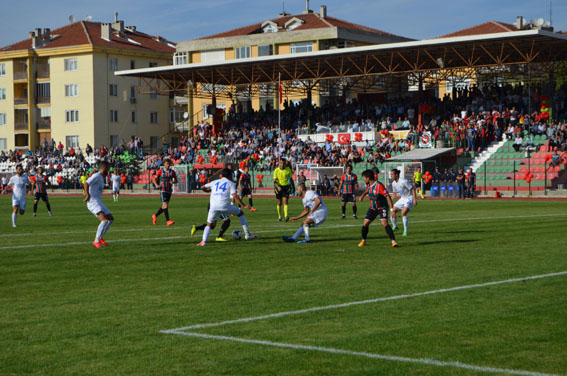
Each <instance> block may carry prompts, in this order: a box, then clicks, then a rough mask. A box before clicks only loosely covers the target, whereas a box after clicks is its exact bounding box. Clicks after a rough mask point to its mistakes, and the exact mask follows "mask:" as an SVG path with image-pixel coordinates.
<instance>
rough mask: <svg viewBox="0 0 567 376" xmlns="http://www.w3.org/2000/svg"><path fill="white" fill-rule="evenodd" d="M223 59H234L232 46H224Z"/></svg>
mask: <svg viewBox="0 0 567 376" xmlns="http://www.w3.org/2000/svg"><path fill="white" fill-rule="evenodd" d="M224 51H225V55H224V56H225V59H226V60H233V59H234V48H225V50H224Z"/></svg>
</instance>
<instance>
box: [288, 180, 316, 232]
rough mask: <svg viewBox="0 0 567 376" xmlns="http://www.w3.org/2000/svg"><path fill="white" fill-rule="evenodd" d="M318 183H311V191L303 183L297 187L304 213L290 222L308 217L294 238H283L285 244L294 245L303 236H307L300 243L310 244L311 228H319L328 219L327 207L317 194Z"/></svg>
mask: <svg viewBox="0 0 567 376" xmlns="http://www.w3.org/2000/svg"><path fill="white" fill-rule="evenodd" d="M316 190H317V182H316V181H313V182H311V189H310V190H307V188H306V187H305V184H303V183H301V184H299V185H298V186H297V194H298V195H299V196H300V197H301V198H303V211H302V212H301V214H299V215H298V216H297V217H293V218H291V219H290V221H292V222H295V221H298V220H300V219H301V218H303V217H305V216H307V218H306V219H305V220H304V221H303V223H302V224H301V226H299V229H298V230H297V232H296V233H295V235H293V236H285V235H284V236H282V239H283V240H284V241H285V242H288V243H293V242H295V241H297V238H299V237H300V236H301V235H303V234H305V240H300V241H298V243H310V242H311V239H310V238H309V230H310V228H311V227H317V226H318V225H320V224H321V223H323V222H325V220H326V219H327V207H326V206H325V202H324V201H323V199H322V198H321V196H319V195H318V194H317V192H316Z"/></svg>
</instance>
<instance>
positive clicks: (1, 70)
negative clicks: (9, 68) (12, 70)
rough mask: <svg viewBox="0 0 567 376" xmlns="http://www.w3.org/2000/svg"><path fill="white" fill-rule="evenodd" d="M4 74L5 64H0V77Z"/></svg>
mask: <svg viewBox="0 0 567 376" xmlns="http://www.w3.org/2000/svg"><path fill="white" fill-rule="evenodd" d="M5 75H6V64H4V63H2V64H0V77H4V76H5Z"/></svg>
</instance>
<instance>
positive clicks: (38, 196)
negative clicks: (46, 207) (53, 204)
mask: <svg viewBox="0 0 567 376" xmlns="http://www.w3.org/2000/svg"><path fill="white" fill-rule="evenodd" d="M39 199H42V200H43V201H44V202H47V201H48V198H47V192H43V193H39V192H36V193H35V197H34V201H39Z"/></svg>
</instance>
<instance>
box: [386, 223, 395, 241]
mask: <svg viewBox="0 0 567 376" xmlns="http://www.w3.org/2000/svg"><path fill="white" fill-rule="evenodd" d="M384 229H385V230H386V234H388V236H389V237H390V240H393V241H396V237H395V236H394V231H393V230H392V227H390V225H388V226H386V227H384Z"/></svg>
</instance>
